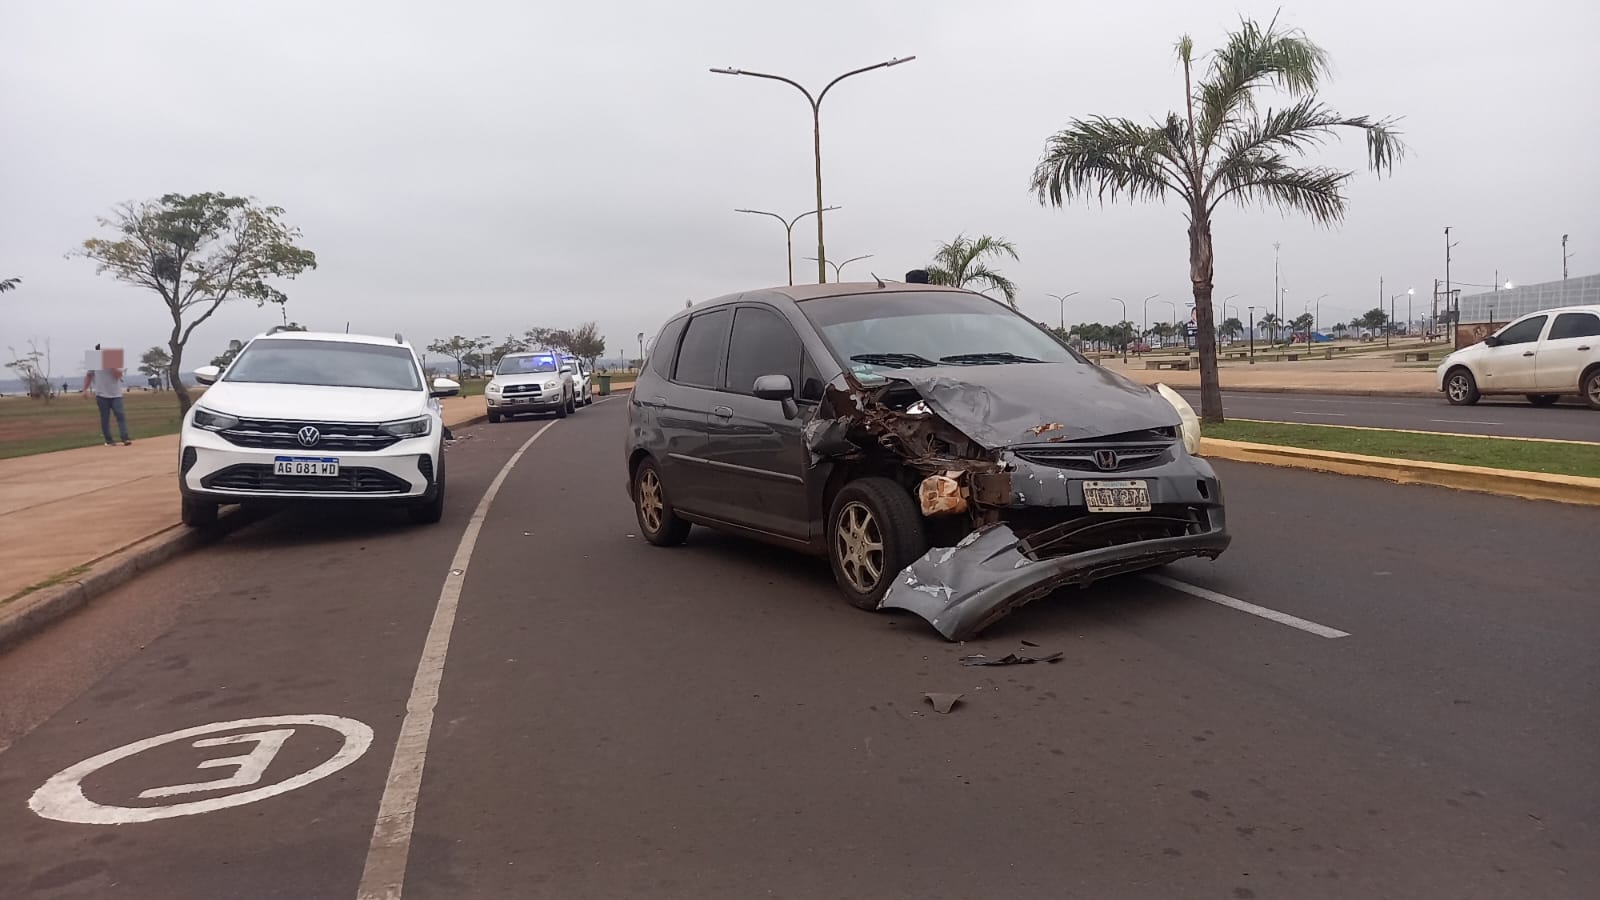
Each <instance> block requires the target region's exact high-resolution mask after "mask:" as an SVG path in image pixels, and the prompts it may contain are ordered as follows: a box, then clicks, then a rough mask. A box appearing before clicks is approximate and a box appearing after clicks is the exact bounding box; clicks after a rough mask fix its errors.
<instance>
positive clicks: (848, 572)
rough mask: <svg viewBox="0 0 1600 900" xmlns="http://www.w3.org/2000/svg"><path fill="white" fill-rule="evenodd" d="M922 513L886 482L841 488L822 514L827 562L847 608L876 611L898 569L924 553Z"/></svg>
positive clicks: (867, 480)
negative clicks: (826, 522) (826, 533)
mask: <svg viewBox="0 0 1600 900" xmlns="http://www.w3.org/2000/svg"><path fill="white" fill-rule="evenodd" d="M927 549H928V538H927V535H926V534H924V532H923V528H922V513H921V512H919V511H918V510H917V505H916V502H915V501H913V500H912V499H911V495H910V494H908V493H906V490H905V488H902V487H901V486H900V485H898V484H896V483H895V482H893V481H891V480H889V479H887V478H861V479H858V480H856V481H852V482H850V483H849V484H847V485H845V486H844V488H843V489H842V490H840V491H839V495H838V496H837V497H835V498H834V499H833V507H832V509H831V510H830V511H829V513H828V562H829V563H830V564H831V565H832V566H833V578H834V581H836V582H838V584H839V590H840V592H841V593H843V594H844V596H845V599H846V600H849V601H850V603H851V605H852V606H856V607H859V608H860V609H877V608H878V603H879V601H881V600H882V599H883V595H884V594H885V593H887V592H888V590H889V585H890V584H891V583H892V582H893V581H894V578H895V576H897V575H898V574H900V570H901V569H904V568H905V567H906V566H909V565H911V564H912V563H913V562H915V561H916V560H917V558H918V557H920V556H921V555H922V554H923V553H925V552H927Z"/></svg>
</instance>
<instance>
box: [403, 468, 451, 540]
mask: <svg viewBox="0 0 1600 900" xmlns="http://www.w3.org/2000/svg"><path fill="white" fill-rule="evenodd" d="M406 513H407V515H409V516H411V521H413V522H415V523H417V524H418V525H432V524H434V523H435V522H438V521H439V520H440V519H442V518H444V454H443V453H440V454H439V476H438V478H437V479H435V481H434V485H433V499H432V500H424V501H423V502H421V503H418V504H416V505H414V506H410V507H408V508H407V509H406Z"/></svg>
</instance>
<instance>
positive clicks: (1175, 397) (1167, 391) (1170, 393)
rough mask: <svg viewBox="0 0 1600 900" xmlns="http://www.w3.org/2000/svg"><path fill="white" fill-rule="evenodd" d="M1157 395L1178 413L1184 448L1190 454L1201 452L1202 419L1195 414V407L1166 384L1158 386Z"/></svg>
mask: <svg viewBox="0 0 1600 900" xmlns="http://www.w3.org/2000/svg"><path fill="white" fill-rule="evenodd" d="M1156 393H1158V394H1160V395H1161V396H1162V397H1163V398H1165V399H1166V401H1167V402H1168V403H1170V404H1172V408H1173V409H1175V410H1177V411H1178V430H1179V431H1180V432H1182V434H1183V448H1184V449H1185V450H1188V451H1189V452H1190V453H1199V452H1200V417H1199V416H1197V415H1195V414H1194V407H1192V406H1190V405H1189V401H1187V400H1185V399H1183V395H1182V394H1180V393H1178V392H1177V391H1175V390H1173V389H1172V388H1169V387H1167V386H1166V385H1164V384H1158V385H1156Z"/></svg>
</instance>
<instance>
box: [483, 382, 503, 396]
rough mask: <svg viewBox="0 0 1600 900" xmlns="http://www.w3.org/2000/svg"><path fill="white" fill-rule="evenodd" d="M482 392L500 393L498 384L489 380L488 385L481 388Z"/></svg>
mask: <svg viewBox="0 0 1600 900" xmlns="http://www.w3.org/2000/svg"><path fill="white" fill-rule="evenodd" d="M483 392H484V393H485V394H498V393H500V385H498V384H495V383H494V382H492V381H491V382H489V386H488V387H486V388H484V389H483Z"/></svg>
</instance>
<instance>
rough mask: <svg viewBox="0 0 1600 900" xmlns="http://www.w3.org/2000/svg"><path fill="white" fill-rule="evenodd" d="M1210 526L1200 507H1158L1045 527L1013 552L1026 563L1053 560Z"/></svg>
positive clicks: (1031, 534) (1198, 530)
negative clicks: (1017, 553)
mask: <svg viewBox="0 0 1600 900" xmlns="http://www.w3.org/2000/svg"><path fill="white" fill-rule="evenodd" d="M1210 523H1211V519H1210V515H1209V514H1208V513H1207V512H1206V510H1205V509H1204V508H1203V507H1192V506H1185V505H1182V504H1174V505H1166V504H1162V505H1158V506H1156V507H1155V508H1154V509H1152V510H1151V511H1150V512H1147V513H1132V514H1128V515H1116V516H1105V515H1095V516H1081V517H1078V518H1075V519H1070V520H1068V521H1066V522H1060V523H1057V524H1054V525H1049V526H1046V527H1044V528H1040V529H1038V530H1037V531H1034V532H1032V533H1030V534H1029V535H1028V536H1027V537H1026V538H1024V539H1023V540H1022V543H1021V544H1019V545H1018V548H1017V549H1018V550H1020V551H1021V552H1022V555H1023V556H1026V557H1027V558H1029V559H1033V560H1041V559H1056V558H1059V557H1063V556H1071V555H1072V554H1074V553H1083V552H1084V551H1087V550H1098V549H1101V548H1104V547H1115V546H1118V545H1121V544H1132V543H1137V542H1139V541H1153V540H1160V539H1162V538H1174V537H1183V536H1184V535H1186V534H1203V533H1204V532H1206V531H1208V530H1210V528H1211V524H1210Z"/></svg>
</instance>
